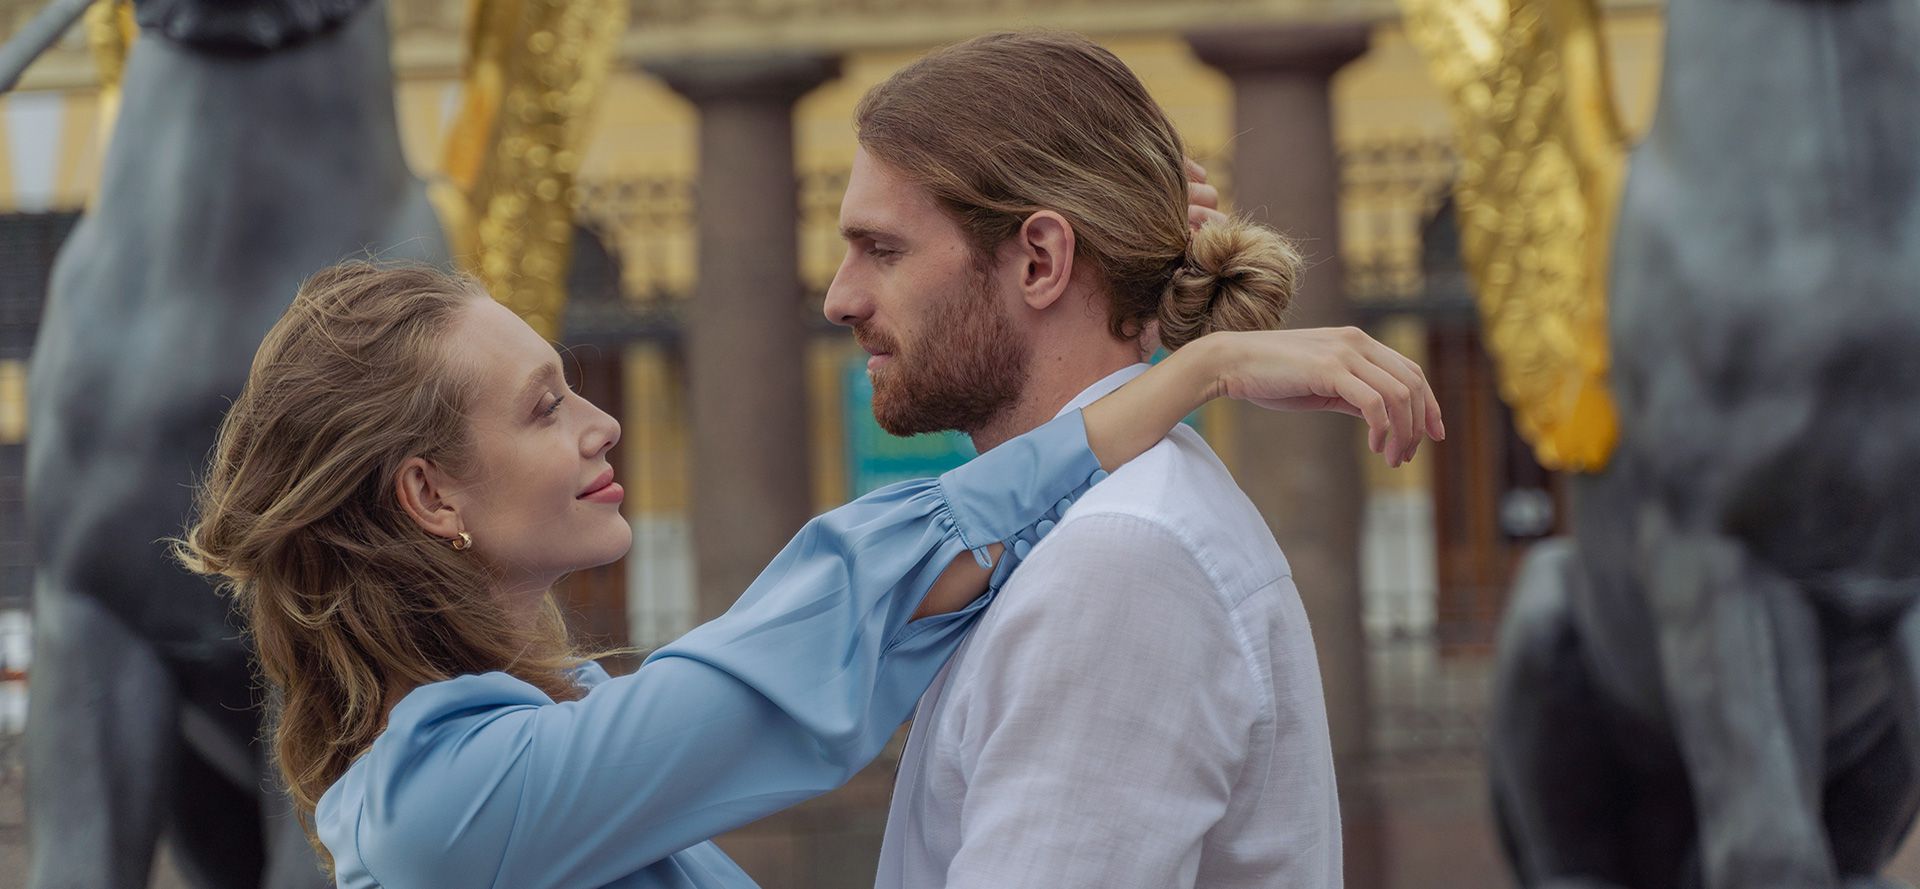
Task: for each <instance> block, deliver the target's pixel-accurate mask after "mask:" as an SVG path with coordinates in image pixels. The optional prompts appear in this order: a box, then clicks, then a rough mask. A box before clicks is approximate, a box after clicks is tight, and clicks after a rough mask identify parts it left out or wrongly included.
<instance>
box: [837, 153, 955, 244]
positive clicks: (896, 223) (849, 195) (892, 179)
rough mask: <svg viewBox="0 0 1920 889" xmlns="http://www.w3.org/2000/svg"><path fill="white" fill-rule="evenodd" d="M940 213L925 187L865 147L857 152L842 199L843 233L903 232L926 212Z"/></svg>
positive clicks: (922, 217) (841, 218)
mask: <svg viewBox="0 0 1920 889" xmlns="http://www.w3.org/2000/svg"><path fill="white" fill-rule="evenodd" d="M939 212H940V207H939V205H938V204H936V203H934V200H933V195H931V194H929V193H927V190H926V189H924V188H921V187H920V186H919V185H917V184H915V183H914V182H912V181H911V180H909V179H907V178H906V177H905V176H903V175H901V174H900V173H899V171H897V170H895V169H894V168H893V167H892V166H891V165H889V164H887V163H886V162H884V161H882V160H880V159H878V158H875V157H874V156H873V155H871V154H868V153H867V151H866V149H864V148H861V149H858V150H856V151H855V152H854V155H853V170H852V173H851V174H850V175H849V176H848V177H847V192H846V195H845V197H844V198H842V200H841V201H840V229H841V232H842V233H843V234H870V233H901V232H903V231H904V230H906V229H908V228H912V227H914V224H915V222H916V221H917V220H921V219H924V218H925V216H926V214H929V213H933V214H938V213H939ZM922 224H924V223H922Z"/></svg>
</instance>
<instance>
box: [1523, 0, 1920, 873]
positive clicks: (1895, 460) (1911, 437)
mask: <svg viewBox="0 0 1920 889" xmlns="http://www.w3.org/2000/svg"><path fill="white" fill-rule="evenodd" d="M1667 28H1668V30H1667V38H1666V39H1667V48H1666V58H1665V62H1664V65H1663V75H1662V77H1663V81H1662V85H1661V90H1660V98H1659V108H1658V111H1657V116H1656V118H1655V120H1654V123H1653V125H1652V129H1651V130H1650V132H1648V133H1647V135H1646V137H1645V139H1644V140H1643V141H1642V142H1641V143H1640V144H1639V145H1638V147H1637V148H1636V149H1635V150H1634V152H1633V154H1632V155H1631V160H1630V165H1629V168H1628V169H1629V172H1628V181H1627V186H1626V191H1625V194H1624V197H1623V200H1622V203H1621V209H1620V216H1619V223H1618V228H1617V231H1616V232H1615V233H1614V252H1613V260H1612V278H1611V284H1610V297H1609V309H1610V335H1611V342H1612V353H1613V381H1614V386H1613V388H1614V394H1615V396H1616V398H1617V399H1618V403H1619V407H1620V418H1621V444H1620V448H1619V451H1618V452H1617V456H1616V457H1615V458H1614V460H1613V462H1612V464H1611V465H1610V466H1609V467H1608V468H1607V469H1606V471H1605V472H1603V473H1601V474H1599V475H1597V476H1593V477H1588V478H1583V479H1580V480H1579V481H1578V482H1577V483H1576V488H1575V516H1574V527H1575V529H1576V535H1575V536H1574V537H1573V538H1572V539H1571V540H1567V541H1561V542H1557V543H1554V544H1549V545H1546V546H1543V547H1541V548H1539V549H1537V550H1536V551H1535V552H1534V553H1533V554H1532V555H1531V557H1530V559H1529V562H1528V563H1527V565H1526V566H1525V568H1524V569H1523V572H1522V576H1521V578H1520V580H1519V582H1518V584H1517V587H1516V597H1515V600H1514V602H1513V605H1512V606H1511V609H1510V611H1509V613H1508V617H1507V621H1506V625H1505V627H1504V628H1503V630H1502V634H1503V635H1502V640H1501V653H1500V665H1499V672H1498V677H1497V680H1496V704H1495V719H1494V726H1493V731H1492V733H1493V740H1492V748H1493V749H1492V753H1493V758H1492V769H1493V778H1494V789H1495V801H1496V804H1497V807H1498V810H1499V813H1500V817H1501V825H1502V829H1503V833H1504V835H1505V838H1506V840H1507V843H1508V849H1509V852H1510V853H1511V856H1512V858H1513V860H1514V864H1515V867H1516V871H1517V872H1518V874H1519V876H1520V878H1521V880H1522V882H1523V883H1524V884H1526V885H1528V886H1539V887H1558V889H1573V887H1590V889H1597V887H1630V889H1678V887H1710V889H1762V887H1764V889H1816V887H1818V889H1828V887H1841V886H1844V887H1862V889H1864V887H1878V886H1889V885H1893V884H1892V883H1890V882H1888V881H1886V880H1884V878H1882V877H1880V876H1878V874H1879V872H1880V871H1881V869H1882V868H1883V867H1884V866H1885V865H1886V863H1887V861H1888V860H1889V859H1890V858H1891V857H1892V855H1893V853H1894V852H1895V851H1896V850H1897V849H1898V848H1899V846H1900V844H1901V842H1902V839H1903V838H1904V837H1905V835H1906V833H1907V831H1908V829H1909V828H1910V826H1911V825H1912V823H1913V821H1914V817H1915V813H1916V811H1917V810H1920V612H1916V611H1915V609H1914V607H1913V605H1914V603H1915V602H1916V600H1920V471H1916V468H1917V467H1920V0H1672V3H1671V5H1670V6H1669V8H1668V16H1667Z"/></svg>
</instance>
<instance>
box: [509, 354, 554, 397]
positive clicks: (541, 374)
mask: <svg viewBox="0 0 1920 889" xmlns="http://www.w3.org/2000/svg"><path fill="white" fill-rule="evenodd" d="M555 380H562V381H564V380H565V377H563V376H562V375H561V373H560V365H559V363H558V356H555V360H554V361H552V362H549V363H546V364H542V365H540V366H539V367H536V368H534V369H533V373H530V374H527V381H526V382H525V383H522V384H521V385H520V393H521V394H522V395H526V394H530V393H532V392H533V391H534V390H535V389H538V388H540V387H541V386H543V385H544V384H548V383H552V382H553V381H555Z"/></svg>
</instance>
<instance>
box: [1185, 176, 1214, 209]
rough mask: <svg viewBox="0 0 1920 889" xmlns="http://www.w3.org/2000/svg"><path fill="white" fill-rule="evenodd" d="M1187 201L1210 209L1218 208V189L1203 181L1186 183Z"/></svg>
mask: <svg viewBox="0 0 1920 889" xmlns="http://www.w3.org/2000/svg"><path fill="white" fill-rule="evenodd" d="M1187 203H1189V204H1192V205H1194V206H1196V207H1206V208H1207V209H1210V210H1218V209H1220V189H1217V188H1214V187H1213V186H1211V185H1208V184H1206V183H1205V182H1189V183H1187Z"/></svg>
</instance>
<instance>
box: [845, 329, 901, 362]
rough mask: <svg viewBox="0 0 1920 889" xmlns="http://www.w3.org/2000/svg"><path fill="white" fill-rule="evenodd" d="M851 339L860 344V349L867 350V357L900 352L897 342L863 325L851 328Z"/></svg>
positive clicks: (877, 330)
mask: <svg viewBox="0 0 1920 889" xmlns="http://www.w3.org/2000/svg"><path fill="white" fill-rule="evenodd" d="M853 338H854V340H855V341H856V342H858V343H859V344H860V348H862V349H865V350H867V354H869V355H878V354H880V353H882V352H885V353H888V354H897V353H898V352H899V351H900V343H899V341H898V340H895V339H894V338H893V337H892V336H889V335H888V334H886V333H883V332H881V331H880V330H879V329H878V328H874V327H870V326H867V325H864V324H863V325H856V326H855V327H854V328H853Z"/></svg>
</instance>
